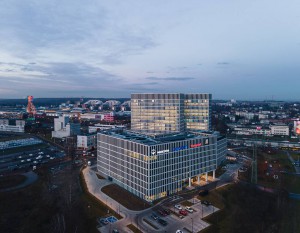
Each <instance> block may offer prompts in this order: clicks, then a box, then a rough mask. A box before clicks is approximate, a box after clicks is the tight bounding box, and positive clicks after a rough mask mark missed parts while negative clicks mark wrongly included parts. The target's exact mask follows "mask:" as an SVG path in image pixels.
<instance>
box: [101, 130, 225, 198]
mask: <svg viewBox="0 0 300 233" xmlns="http://www.w3.org/2000/svg"><path fill="white" fill-rule="evenodd" d="M97 137H98V138H97V140H98V143H97V147H98V148H97V149H98V153H97V154H98V157H97V168H98V172H99V173H100V174H101V175H103V176H105V177H106V178H108V179H109V180H112V181H113V182H115V183H116V184H118V185H120V186H121V187H123V188H125V189H127V190H128V191H130V192H132V193H133V194H135V195H137V196H139V197H140V198H142V199H144V200H146V201H149V202H150V201H153V200H156V199H158V198H161V197H164V196H167V195H170V194H174V193H177V192H178V191H181V190H182V189H183V188H184V187H191V186H192V185H193V184H197V185H199V184H200V176H201V175H203V174H204V175H205V177H206V181H207V174H208V172H212V176H213V179H214V178H215V170H216V168H217V166H218V165H219V164H220V162H221V161H222V160H224V159H225V156H226V146H227V141H226V138H223V137H221V136H219V134H217V133H212V132H211V133H200V132H198V133H197V132H193V133H191V132H182V133H175V134H169V135H160V136H157V135H156V136H155V137H153V136H149V135H142V134H138V133H136V132H133V131H126V130H122V129H111V130H107V131H102V132H100V133H98V136H97Z"/></svg>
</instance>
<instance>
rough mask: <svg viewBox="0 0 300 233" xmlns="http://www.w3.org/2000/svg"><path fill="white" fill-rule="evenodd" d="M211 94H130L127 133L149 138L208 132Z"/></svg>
mask: <svg viewBox="0 0 300 233" xmlns="http://www.w3.org/2000/svg"><path fill="white" fill-rule="evenodd" d="M210 112H211V94H182V93H175V94H132V95H131V130H133V131H135V132H139V133H145V134H149V135H159V134H169V133H176V132H183V131H195V130H210V128H211V120H210V118H211V116H210Z"/></svg>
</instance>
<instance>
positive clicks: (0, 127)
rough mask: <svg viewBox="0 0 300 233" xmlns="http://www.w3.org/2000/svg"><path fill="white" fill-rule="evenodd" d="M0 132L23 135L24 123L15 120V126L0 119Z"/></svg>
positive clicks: (6, 120)
mask: <svg viewBox="0 0 300 233" xmlns="http://www.w3.org/2000/svg"><path fill="white" fill-rule="evenodd" d="M0 131H5V132H15V133H24V132H25V121H23V120H16V124H15V125H10V124H9V120H8V119H0Z"/></svg>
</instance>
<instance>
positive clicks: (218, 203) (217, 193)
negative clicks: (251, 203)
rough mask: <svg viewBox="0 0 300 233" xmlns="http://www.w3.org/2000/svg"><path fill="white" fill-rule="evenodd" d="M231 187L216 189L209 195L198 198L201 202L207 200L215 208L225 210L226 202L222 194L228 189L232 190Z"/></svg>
mask: <svg viewBox="0 0 300 233" xmlns="http://www.w3.org/2000/svg"><path fill="white" fill-rule="evenodd" d="M230 186H231V185H227V186H224V187H221V188H218V189H215V190H213V191H210V192H209V193H208V195H206V196H204V197H202V196H199V195H198V196H197V198H198V199H199V200H206V201H209V202H211V203H212V204H213V205H214V206H215V207H217V208H219V209H223V208H224V202H223V197H222V193H223V192H224V191H226V190H228V189H230Z"/></svg>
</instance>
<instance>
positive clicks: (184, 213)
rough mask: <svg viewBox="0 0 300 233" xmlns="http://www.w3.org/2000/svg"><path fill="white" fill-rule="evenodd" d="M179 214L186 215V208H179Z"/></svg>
mask: <svg viewBox="0 0 300 233" xmlns="http://www.w3.org/2000/svg"><path fill="white" fill-rule="evenodd" d="M179 214H181V215H184V216H187V214H188V212H187V211H186V210H179Z"/></svg>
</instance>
